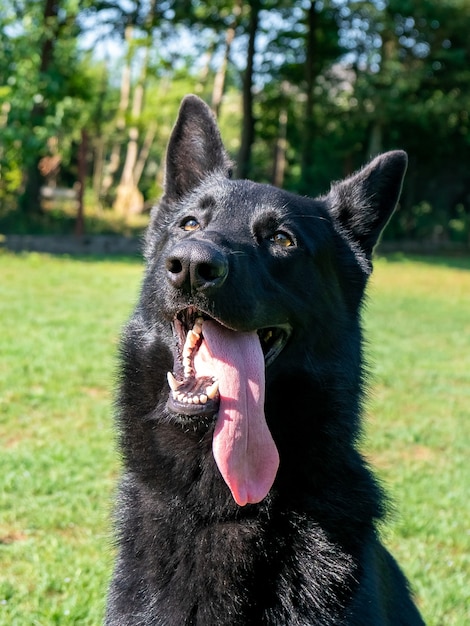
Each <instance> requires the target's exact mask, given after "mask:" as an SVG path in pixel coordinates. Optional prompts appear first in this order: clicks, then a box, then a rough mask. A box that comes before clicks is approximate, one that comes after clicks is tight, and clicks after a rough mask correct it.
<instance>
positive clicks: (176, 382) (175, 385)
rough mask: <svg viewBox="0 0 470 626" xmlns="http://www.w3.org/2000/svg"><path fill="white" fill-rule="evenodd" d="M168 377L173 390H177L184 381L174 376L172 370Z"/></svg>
mask: <svg viewBox="0 0 470 626" xmlns="http://www.w3.org/2000/svg"><path fill="white" fill-rule="evenodd" d="M166 377H167V380H168V384H169V385H170V389H171V390H172V391H177V390H178V389H179V388H180V387H181V385H182V384H183V382H182V381H179V380H176V378H175V377H174V376H173V374H172V373H171V372H167V375H166Z"/></svg>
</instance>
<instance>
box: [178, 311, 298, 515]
mask: <svg viewBox="0 0 470 626" xmlns="http://www.w3.org/2000/svg"><path fill="white" fill-rule="evenodd" d="M173 327H174V331H175V335H176V337H177V344H178V347H177V356H176V358H175V367H174V372H173V373H171V372H169V373H168V383H169V386H170V389H171V392H170V394H169V399H168V408H169V409H170V410H171V411H173V412H175V413H178V414H182V415H186V416H193V418H194V419H199V418H201V417H204V416H211V415H214V416H215V415H216V414H217V417H216V422H215V429H214V438H213V453H214V458H215V460H216V463H217V465H218V467H219V470H220V472H221V474H222V476H223V478H224V480H225V482H226V483H227V485H228V486H229V488H230V490H231V492H232V495H233V497H234V498H235V500H236V502H237V503H238V504H241V505H244V504H247V503H248V502H251V503H253V502H259V501H260V500H262V499H263V498H264V497H265V496H266V494H267V493H268V491H269V490H270V488H271V486H272V483H273V481H274V478H275V476H276V472H277V467H278V464H279V456H278V453H277V448H276V446H275V444H274V441H273V439H272V437H271V433H270V432H269V429H268V426H267V424H266V420H265V417H264V394H265V368H266V365H269V364H270V363H272V361H273V360H274V359H275V358H276V357H277V356H278V354H279V353H280V352H281V350H282V349H283V347H284V346H285V344H286V342H287V339H288V337H289V334H290V327H288V326H273V327H269V328H268V327H267V328H263V329H260V330H257V331H251V332H244V331H235V330H231V329H229V328H227V327H226V326H224V325H223V324H221V323H219V322H218V321H216V320H214V319H213V318H211V317H209V316H208V315H206V314H204V313H202V312H200V311H197V310H196V309H194V308H187V309H184V310H183V311H181V312H180V313H178V315H177V316H176V317H175V319H174V322H173Z"/></svg>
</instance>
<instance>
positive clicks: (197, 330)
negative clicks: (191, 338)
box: [192, 317, 204, 338]
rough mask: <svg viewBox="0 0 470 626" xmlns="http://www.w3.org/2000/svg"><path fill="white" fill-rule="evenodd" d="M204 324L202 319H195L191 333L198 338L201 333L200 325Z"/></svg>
mask: <svg viewBox="0 0 470 626" xmlns="http://www.w3.org/2000/svg"><path fill="white" fill-rule="evenodd" d="M203 323H204V320H203V318H202V317H197V318H196V320H195V321H194V326H193V328H192V329H193V331H194V332H195V333H196V334H197V335H198V336H200V335H201V333H202V325H203ZM198 338H199V337H198Z"/></svg>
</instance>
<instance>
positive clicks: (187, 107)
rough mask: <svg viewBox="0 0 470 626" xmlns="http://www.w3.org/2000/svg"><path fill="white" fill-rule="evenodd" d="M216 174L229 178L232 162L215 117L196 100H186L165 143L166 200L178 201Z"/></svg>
mask: <svg viewBox="0 0 470 626" xmlns="http://www.w3.org/2000/svg"><path fill="white" fill-rule="evenodd" d="M217 171H218V172H220V173H221V174H222V175H224V176H227V177H229V176H230V173H231V161H230V159H229V157H228V155H227V153H226V152H225V149H224V146H223V144H222V139H221V137H220V132H219V129H218V127H217V122H216V120H215V117H214V114H213V113H212V111H211V109H210V108H209V107H208V106H207V104H206V103H205V102H203V101H202V100H201V99H200V98H198V97H197V96H193V95H189V96H186V97H185V98H184V99H183V101H182V103H181V106H180V110H179V115H178V119H177V121H176V124H175V126H174V128H173V131H172V133H171V137H170V141H169V143H168V149H167V155H166V172H165V196H166V198H167V199H168V200H170V201H171V200H178V199H179V198H181V197H182V196H184V195H185V194H186V193H188V192H190V191H192V190H193V189H194V188H195V187H196V186H197V185H198V184H199V183H200V182H202V181H203V180H204V178H206V177H207V176H209V175H210V174H213V173H215V172H217Z"/></svg>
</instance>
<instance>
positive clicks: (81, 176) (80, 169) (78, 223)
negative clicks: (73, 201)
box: [75, 128, 88, 237]
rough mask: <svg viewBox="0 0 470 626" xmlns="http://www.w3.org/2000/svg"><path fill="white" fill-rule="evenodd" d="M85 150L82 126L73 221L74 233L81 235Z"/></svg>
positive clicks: (82, 227) (85, 134)
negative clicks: (75, 207) (75, 211)
mask: <svg viewBox="0 0 470 626" xmlns="http://www.w3.org/2000/svg"><path fill="white" fill-rule="evenodd" d="M87 152H88V135H87V132H86V130H85V129H84V128H82V139H81V142H80V147H79V149H78V198H77V199H78V210H77V220H76V222H75V235H76V236H77V237H82V236H83V234H84V233H85V208H84V198H85V185H86V170H87Z"/></svg>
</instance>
